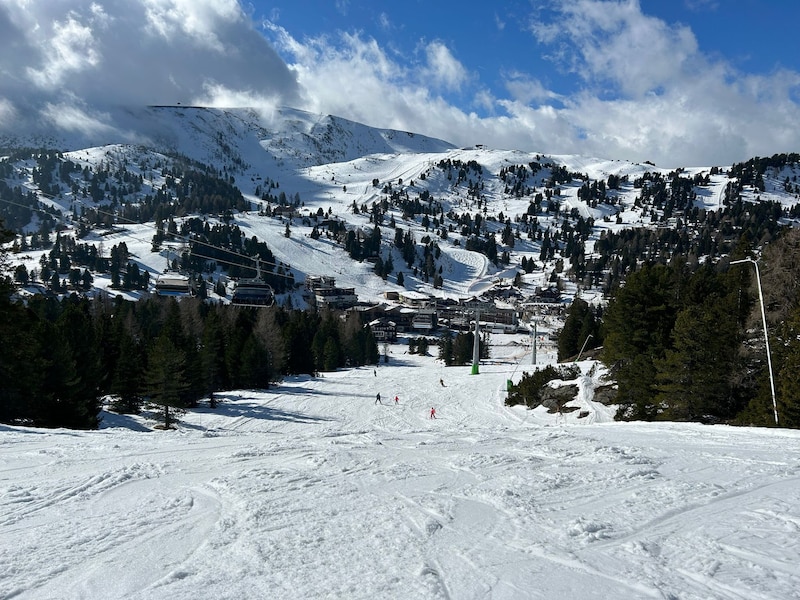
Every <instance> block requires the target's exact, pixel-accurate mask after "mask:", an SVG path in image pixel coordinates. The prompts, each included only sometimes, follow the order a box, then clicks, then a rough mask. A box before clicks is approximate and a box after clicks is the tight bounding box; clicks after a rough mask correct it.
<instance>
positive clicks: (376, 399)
mask: <svg viewBox="0 0 800 600" xmlns="http://www.w3.org/2000/svg"><path fill="white" fill-rule="evenodd" d="M394 403H395V404H400V398H399V397H398V396H395V397H394ZM375 404H383V402H381V393H380V392H378V393H377V394H376V395H375Z"/></svg>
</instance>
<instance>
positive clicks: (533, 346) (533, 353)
mask: <svg viewBox="0 0 800 600" xmlns="http://www.w3.org/2000/svg"><path fill="white" fill-rule="evenodd" d="M531 340H532V341H531V364H532V365H535V364H536V321H534V322H533V338H531Z"/></svg>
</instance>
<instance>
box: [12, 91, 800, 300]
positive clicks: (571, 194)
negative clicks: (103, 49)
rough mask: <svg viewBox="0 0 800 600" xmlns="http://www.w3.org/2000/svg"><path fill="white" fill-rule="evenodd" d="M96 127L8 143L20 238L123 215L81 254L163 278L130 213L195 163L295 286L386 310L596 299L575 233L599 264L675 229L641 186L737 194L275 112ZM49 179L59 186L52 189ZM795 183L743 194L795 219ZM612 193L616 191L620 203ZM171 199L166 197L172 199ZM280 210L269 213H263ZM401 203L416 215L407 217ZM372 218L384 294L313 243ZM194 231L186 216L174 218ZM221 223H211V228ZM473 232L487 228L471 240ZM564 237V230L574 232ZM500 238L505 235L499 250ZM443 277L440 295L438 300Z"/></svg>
mask: <svg viewBox="0 0 800 600" xmlns="http://www.w3.org/2000/svg"><path fill="white" fill-rule="evenodd" d="M102 125H103V126H102V127H101V126H98V125H97V124H96V123H95V124H94V125H93V126H92V127H88V126H84V127H80V126H79V124H76V126H75V129H74V130H72V131H63V130H62V131H60V132H56V133H53V132H51V133H50V134H49V136H48V137H43V136H42V132H38V133H35V134H33V133H31V132H26V133H24V134H19V135H17V136H15V137H13V138H12V137H7V138H6V139H4V140H3V146H4V147H5V154H6V156H7V158H6V159H4V164H5V165H6V167H5V170H4V173H3V174H2V178H0V179H2V181H3V183H4V184H5V189H6V190H7V194H6V196H5V197H3V198H2V200H3V201H2V202H0V211H2V210H3V209H4V208H5V209H9V207H11V206H13V204H10V203H9V202H11V203H13V202H17V201H18V200H14V198H12V196H13V194H12V191H16V192H17V193H18V195H19V196H28V195H29V194H31V193H32V194H33V195H34V196H35V197H36V201H38V202H39V203H40V204H37V206H38V207H39V208H37V207H33V208H34V210H33V212H32V215H31V218H30V221H29V222H25V223H19V222H16V223H15V224H14V225H13V227H12V228H13V229H14V230H15V231H20V232H26V233H27V234H29V235H32V234H33V233H34V232H35V231H36V230H37V228H39V227H40V226H41V223H42V218H43V217H44V216H45V215H44V213H43V212H42V210H47V211H50V212H51V214H52V217H51V218H53V217H54V218H55V221H54V223H53V225H54V227H57V228H59V229H62V230H65V232H64V233H63V234H62V235H68V234H69V232H70V231H74V230H75V228H76V227H77V225H78V222H79V217H80V215H81V214H83V213H84V211H85V210H87V209H96V210H100V211H103V212H109V213H113V214H114V215H115V216H114V220H115V222H116V224H117V225H118V226H119V227H118V228H117V229H116V230H115V231H114V232H113V233H110V234H109V232H107V231H103V232H102V233H103V235H102V236H101V235H100V232H98V231H94V232H89V233H88V234H87V236H86V238H85V241H86V242H87V243H91V244H95V245H99V243H100V241H101V240H102V242H103V245H104V246H105V247H106V248H110V247H112V246H113V245H114V244H119V243H120V242H122V241H125V243H126V245H127V246H128V247H129V249H131V250H132V253H131V254H132V259H133V260H134V261H135V262H137V263H138V265H139V267H140V268H141V269H144V270H146V271H148V272H149V273H151V274H153V275H155V274H157V273H159V272H161V271H162V270H163V269H164V268H165V266H166V265H167V263H168V261H169V260H170V257H172V258H175V256H177V253H178V251H179V250H180V248H175V247H172V248H170V247H165V248H162V249H161V250H160V251H159V252H152V251H151V248H150V246H151V243H150V242H151V239H152V236H153V233H154V223H152V222H150V223H139V224H136V223H133V222H131V221H130V220H127V219H126V218H125V217H124V216H123V212H124V211H122V210H120V206H124V205H128V206H135V205H137V203H140V202H142V201H143V199H144V198H146V197H147V196H154V195H156V194H157V193H158V192H159V190H164V189H166V188H165V187H164V186H165V185H167V183H170V185H176V186H177V185H180V176H179V175H177V176H176V174H175V173H176V170H175V168H174V165H175V164H178V163H180V164H183V162H182V161H185V160H188V161H190V164H191V166H189V167H187V166H186V165H184V166H181V167H179V169H180V170H185V169H186V168H192V169H197V170H204V169H205V170H206V171H207V170H208V169H211V171H212V172H213V174H214V176H215V177H220V178H224V180H225V181H226V182H227V181H230V182H232V183H233V184H235V186H236V187H237V188H238V189H239V190H240V191H241V193H242V194H243V196H244V198H245V200H246V202H247V203H248V206H249V208H250V210H245V211H239V212H237V213H236V214H235V215H234V217H235V223H236V224H237V225H238V226H239V227H240V228H241V230H242V232H243V233H245V234H246V235H247V236H256V237H257V238H258V239H259V240H262V241H264V242H265V243H266V244H267V245H268V246H269V247H270V249H271V250H272V251H273V252H274V253H275V255H276V258H277V259H279V260H280V261H281V262H282V263H284V264H285V265H288V266H289V268H290V269H291V270H292V272H293V273H294V275H295V280H296V281H298V282H302V281H303V279H304V278H305V276H307V275H317V274H329V273H333V274H335V275H336V277H337V279H338V280H339V281H338V283H340V284H341V285H345V286H352V287H355V288H356V289H357V292H358V294H359V298H360V299H363V300H366V301H370V300H375V299H377V298H379V297H381V295H382V293H383V292H384V291H386V290H387V289H389V290H391V289H399V288H398V287H397V285H396V284H397V277H398V272H400V271H403V274H404V279H405V283H404V285H403V286H402V287H404V288H405V289H413V290H418V291H424V292H426V293H432V294H434V295H437V296H442V297H444V296H448V297H464V296H469V295H474V294H479V293H481V292H483V291H485V290H487V289H488V288H490V287H491V286H492V285H495V284H496V283H498V282H501V281H508V280H513V279H514V278H515V276H516V275H517V274H518V273H519V274H520V275H522V279H523V281H524V282H525V283H526V284H528V285H530V286H533V287H535V286H539V287H541V286H546V285H548V284H549V283H551V282H552V280H553V279H554V276H553V272H554V271H559V272H558V274H557V275H558V278H561V279H562V283H561V285H562V287H564V288H565V291H567V292H568V293H569V292H570V291H571V292H572V293H574V292H575V291H576V290H577V287H578V286H580V287H581V288H583V289H584V293H589V292H587V290H589V289H590V288H592V287H594V285H596V284H593V283H591V282H589V284H588V285H587V284H585V283H583V284H582V283H581V282H580V280H579V278H576V280H575V281H571V280H570V279H569V277H567V276H566V273H565V274H564V275H561V272H562V271H561V270H562V269H563V270H564V272H568V271H569V266H570V265H569V264H565V265H564V266H559V265H558V264H557V263H558V260H557V259H558V258H559V257H563V258H565V259H566V258H568V255H567V254H565V253H564V250H565V244H566V239H567V236H568V233H567V231H568V229H569V228H570V227H574V226H575V223H576V220H577V219H579V218H580V219H583V220H585V221H587V222H590V223H591V227H590V230H589V231H588V232H586V233H585V234H583V237H584V238H585V241H584V240H582V243H584V244H585V245H584V246H582V247H581V248H582V251H584V252H585V255H586V256H587V257H590V256H591V255H592V252H593V244H594V243H595V241H596V240H598V239H599V238H600V237H601V236H602V235H603V232H608V231H620V230H622V229H626V228H636V227H656V226H671V227H675V220H674V219H672V220H670V219H669V218H668V215H667V209H666V208H664V207H661V208H657V207H656V205H655V204H648V202H646V201H642V200H641V199H640V196H641V195H642V194H641V187H642V183H641V181H642V180H643V179H644V178H647V177H650V176H652V175H653V174H655V175H656V176H658V177H661V178H662V179H663V180H664V181H667V180H668V179H670V178H672V177H675V176H680V177H682V178H685V179H686V180H690V181H691V182H692V190H693V191H692V195H693V197H692V199H691V203H692V206H693V207H694V208H696V209H700V210H705V209H714V210H716V209H717V208H720V207H721V206H722V205H723V202H724V199H725V194H726V189H727V188H728V184H729V183H730V179H729V177H728V175H727V174H726V171H725V169H724V168H716V167H714V168H693V169H685V170H678V171H672V172H668V171H667V170H664V169H659V168H658V167H657V166H655V165H652V164H649V163H642V164H640V163H628V162H623V161H610V160H605V159H602V158H590V157H583V156H548V155H546V154H544V153H527V152H519V151H515V150H499V149H493V148H486V147H483V146H482V145H480V144H477V145H476V146H474V147H470V148H456V147H454V146H453V145H452V144H449V143H447V142H445V141H442V140H437V139H434V138H429V137H426V136H424V135H420V134H416V133H409V132H401V131H393V130H386V129H375V128H372V127H368V126H366V125H363V124H359V123H355V122H352V121H348V120H346V119H341V118H338V117H335V116H324V115H314V114H310V113H307V112H303V111H299V110H295V109H291V108H276V109H274V110H272V111H269V112H267V111H256V110H254V109H212V108H204V107H192V106H151V107H146V108H139V109H115V110H113V111H109V112H108V113H106V118H105V121H104V122H103V124H102ZM476 141H478V140H476ZM20 148H37V149H41V148H45V149H50V150H54V151H59V152H61V153H62V154H59V155H58V158H56V159H54V160H52V161H50V163H47V164H48V166H46V167H45V166H43V161H42V159H41V156H42V155H41V154H37V153H38V152H39V150H36V151H32V150H29V151H27V153H26V152H24V151H23V152H20ZM181 157H183V158H181ZM65 162H69V163H71V166H70V169H69V170H68V172H66V174H65V172H64V170H63V169H62V167H61V166H60V165H63V164H64V163H65ZM55 163H58V164H55ZM47 169H49V170H50V171H51V172H50V173H47V174H43V171H44V170H47ZM796 170H797V169H795V168H794V167H789V168H788V169H783V170H776V171H775V172H774V173H771V175H769V176H768V177H767V178H766V182H765V186H763V187H764V189H761V190H759V189H756V188H755V187H753V186H749V187H748V186H744V188H743V190H742V192H741V193H742V194H744V195H745V197H750V198H752V199H753V200H756V199H758V200H760V201H766V200H777V201H779V202H781V203H782V204H783V205H784V206H787V207H790V206H793V205H794V204H795V203H796V197H795V194H794V193H792V190H791V189H789V190H788V191H787V188H786V181H787V180H789V179H790V178H792V177H796V173H795V171H796ZM97 173H102V180H103V181H102V185H103V186H104V187H105V189H104V190H103V189H100V190H99V191H98V190H97V189H95V190H94V191H92V190H88V192H87V188H89V187H91V186H90V184H92V180H93V178H94V175H95V174H97ZM167 175H168V176H167ZM132 177H133V178H136V179H138V181H139V184H138V185H137V186H135V188H134V187H133V186H131V185H130V178H132ZM126 178H127V179H128V183H126V182H125V181H124V179H126ZM168 179H169V181H168ZM612 180H613V181H614V182H616V184H615V185H614V186H613V189H612V187H610V185H611V182H612ZM668 183H669V182H668ZM97 185H99V184H97ZM598 185H599V186H600V188H601V191H600V192H599V191H598V188H597V186H598ZM176 189H177V188H175V189H172V190H171V193H177V192H176V191H175V190H176ZM168 191H169V190H168ZM601 192H602V193H601ZM270 195H271V197H272V198H271V200H272V202H271V201H270V200H264V198H266V197H268V196H270ZM279 196H280V197H281V199H282V201H286V202H287V203H288V204H293V205H295V206H294V208H295V209H296V210H295V212H294V213H293V214H290V215H287V214H281V215H279V216H275V214H274V211H273V209H274V208H275V207H276V202H275V201H276V200H277V199H278V197H279ZM420 199H421V201H420ZM406 200H408V201H409V202H417V203H418V204H420V205H422V207H421V208H420V206H418V207H417V209H416V210H411V209H409V208H404V207H403V204H402V203H403V201H406ZM27 202H28V203H30V198H29V199H28V201H27ZM34 203H36V202H34ZM376 206H379V207H380V211H379V212H380V213H381V225H382V230H383V240H382V245H381V255H382V258H383V259H384V260H386V259H389V258H391V259H392V261H393V264H394V271H393V272H392V273H389V276H388V277H384V278H381V277H379V276H378V275H376V274H375V273H374V268H373V265H372V264H370V263H366V262H359V261H352V260H350V258H349V257H348V255H347V253H346V252H345V251H344V249H343V248H342V246H341V244H337V243H336V242H335V241H333V240H331V239H328V238H325V237H321V238H317V239H312V236H311V233H312V232H313V230H314V227H315V226H319V220H320V219H319V217H320V215H325V216H326V217H329V218H335V219H337V220H339V221H340V222H342V223H343V224H344V226H345V227H347V228H349V229H353V230H356V231H367V230H370V229H371V228H372V227H373V226H374V222H373V214H372V213H373V212H374V209H375V207H376ZM423 213H427V214H423ZM265 214H270V215H272V216H264V215H265ZM187 216H189V215H186V214H185V213H182V214H181V216H180V218H181V219H183V218H185V217H187ZM218 217H219V215H215V214H205V215H202V218H204V219H207V220H209V221H211V222H213V221H214V219H217V218H218ZM465 218H466V219H467V222H466V223H465ZM473 219H475V220H473ZM478 219H481V222H480V223H479V224H476V223H477V220H478ZM7 223H8V219H7ZM565 223H570V224H569V225H567V226H566V228H565ZM287 225H289V226H290V229H291V234H290V235H289V236H288V237H287V236H286V235H285V234H286V226H287ZM395 228H400V229H402V230H404V231H409V232H410V233H411V234H412V235H413V236H414V239H415V242H416V244H417V248H418V257H417V258H418V260H420V261H421V260H422V258H423V250H424V245H426V244H427V243H430V242H432V243H434V244H435V245H436V247H437V248H438V250H437V254H438V255H439V256H437V258H436V261H435V265H434V267H433V268H432V269H430V270H431V271H433V269H435V270H436V271H437V272H438V273H434V272H429V273H422V274H421V273H420V269H414V267H415V266H419V265H418V264H417V265H415V264H414V263H413V261H412V262H411V264H408V265H404V264H403V259H402V258H401V256H400V254H399V252H398V249H397V248H396V247H394V245H393V240H392V239H391V236H392V235H393V232H394V231H395ZM506 228H509V229H510V231H511V235H510V237H505V239H503V238H504V229H506ZM559 231H564V233H563V238H561V239H560V240H559V241H558V242H557V243H555V244H553V245H554V246H556V247H555V252H554V253H552V254H551V255H550V256H547V255H546V253H543V250H542V248H543V245H547V244H548V243H549V242H548V241H546V240H543V233H545V232H546V233H547V235H548V236H551V235H552V236H555V235H556V233H557V232H559ZM491 234H493V235H494V236H495V241H496V242H497V243H498V246H497V252H498V255H504V256H503V258H505V260H504V261H500V260H487V256H486V252H485V249H481V248H477V249H476V244H475V243H474V242H475V241H476V240H477V241H479V242H480V241H481V240H482V239H484V238H486V236H488V235H491ZM559 235H561V234H559ZM544 237H547V236H544ZM512 238H513V240H512ZM422 240H430V242H425V243H423V242H422ZM512 242H513V243H512ZM167 246H169V245H167ZM45 250H46V248H42V249H41V250H40V251H36V249H34V248H32V249H31V250H30V251H28V252H25V253H22V254H19V255H17V256H16V259H15V260H16V261H18V262H19V263H22V264H25V265H26V268H27V269H28V271H29V272H31V271H35V270H36V269H37V265H38V263H39V261H40V258H41V255H42V252H43V251H45ZM540 258H543V260H540ZM523 260H526V261H527V260H530V261H531V264H533V263H534V261H535V263H536V267H535V268H534V269H521V268H520V265H521V263H522V261H523ZM344 265H347V266H346V267H345V266H344ZM437 274H440V275H441V280H440V281H439V282H438V285H434V284H435V283H436V282H435V281H434V280H435V279H437V278H436V277H435V275H437ZM107 279H108V278H106V277H104V276H103V275H102V274H101V275H99V276H98V277H96V280H95V285H96V287H100V288H102V287H107V285H108V283H109V282H108V280H107ZM133 296H134V297H135V296H136V294H133Z"/></svg>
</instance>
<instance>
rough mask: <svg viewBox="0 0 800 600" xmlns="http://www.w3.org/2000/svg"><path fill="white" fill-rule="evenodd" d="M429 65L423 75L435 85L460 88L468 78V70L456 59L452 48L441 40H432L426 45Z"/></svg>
mask: <svg viewBox="0 0 800 600" xmlns="http://www.w3.org/2000/svg"><path fill="white" fill-rule="evenodd" d="M425 55H426V57H427V66H426V68H425V70H424V74H423V76H424V77H426V78H427V79H428V80H429V81H430V83H431V85H432V86H433V87H437V88H443V89H445V90H459V89H461V86H462V84H464V82H465V81H466V80H467V70H466V69H465V68H464V66H463V65H462V64H461V63H460V62H458V60H456V58H455V57H454V56H453V54H452V53H451V52H450V49H449V48H448V47H447V46H445V45H444V44H442V43H441V42H431V43H430V44H428V45H427V46H426V47H425Z"/></svg>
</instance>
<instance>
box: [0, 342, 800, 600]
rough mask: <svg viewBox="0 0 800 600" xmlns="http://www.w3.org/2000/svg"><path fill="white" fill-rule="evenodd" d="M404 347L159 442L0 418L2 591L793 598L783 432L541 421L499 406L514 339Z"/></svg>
mask: <svg viewBox="0 0 800 600" xmlns="http://www.w3.org/2000/svg"><path fill="white" fill-rule="evenodd" d="M492 337H493V339H502V338H503V337H504V336H492ZM405 349H406V347H404V346H399V345H397V346H392V347H391V351H392V353H391V361H390V363H389V364H388V365H385V364H381V365H380V366H379V367H378V368H377V369H376V371H375V372H373V368H372V367H370V368H361V369H352V370H346V371H340V372H336V373H326V374H324V376H322V377H318V378H310V377H300V378H292V379H287V380H286V381H285V382H283V383H281V384H280V385H278V386H276V387H275V388H273V389H270V390H266V391H261V392H248V391H239V392H230V393H227V394H220V400H221V404H220V407H219V408H217V409H216V410H211V409H208V408H202V409H198V410H196V411H191V412H189V413H187V414H186V415H184V416H183V417H182V420H181V422H180V425H179V428H178V429H177V430H176V431H170V432H153V431H146V429H147V426H148V425H152V422H150V421H148V420H147V419H146V418H141V417H135V418H134V417H117V416H115V415H107V417H106V424H105V425H106V428H105V429H102V430H100V431H96V432H74V431H64V430H57V431H46V430H39V429H25V428H14V427H0V532H1V533H2V535H0V597H3V598H10V597H14V598H24V599H44V598H47V599H50V598H64V599H72V598H99V597H102V598H141V599H144V598H147V599H152V598H164V599H167V598H169V599H178V600H182V599H186V600H189V599H192V600H194V599H195V598H198V597H206V598H231V599H233V598H236V599H240V598H284V597H291V598H352V599H360V598H363V599H374V598H397V599H434V598H436V599H438V598H453V599H462V598H497V599H501V598H503V599H504V598H549V599H552V598H598V599H600V598H603V599H607V598H680V599H681V600H691V599H698V600H699V599H704V600H705V599H710V598H711V599H716V598H719V599H742V598H748V599H751V598H756V599H758V598H764V599H766V598H791V597H794V595H795V594H796V591H797V590H798V589H800V567H798V564H800V550H798V545H797V544H796V539H797V534H798V531H800V491H798V490H800V432H795V431H787V430H775V429H747V428H741V429H737V428H730V427H721V426H714V427H711V426H701V425H694V424H671V423H659V424H649V423H600V422H595V423H591V422H590V421H591V419H590V418H583V419H579V418H578V417H577V416H576V413H575V412H573V413H569V414H568V415H567V416H566V418H565V420H562V421H556V418H555V416H553V415H548V414H547V413H546V412H545V411H542V410H540V409H537V410H535V411H528V410H525V409H521V408H513V409H512V408H508V407H506V406H504V404H503V401H504V399H505V386H506V380H507V379H514V380H517V379H519V377H521V376H522V373H523V372H524V371H525V370H530V369H532V368H533V367H531V366H530V365H529V364H525V363H526V362H530V355H528V356H527V357H526V356H524V355H523V356H520V349H519V346H518V345H513V344H504V343H499V344H497V345H494V346H493V347H492V353H493V354H492V356H493V358H492V360H491V361H487V363H486V364H482V365H481V368H480V371H481V372H480V374H479V375H470V374H469V373H470V368H469V367H452V368H445V367H443V366H442V365H441V363H440V362H439V361H437V360H436V359H434V358H433V357H420V356H416V355H410V354H405V353H404V351H405ZM502 353H506V354H507V356H506V357H505V358H504V356H502ZM584 366H586V365H584ZM588 371H589V369H588V367H587V368H585V369H584V372H585V373H587V372H588ZM440 379H442V380H443V381H444V383H445V386H444V387H443V386H441V385H440V383H439V381H440ZM590 387H591V378H590V377H588V376H585V379H584V380H583V381H582V382H581V387H580V389H581V392H580V394H579V395H582V396H583V397H582V398H579V399H578V400H577V402H579V403H581V405H584V404H585V403H586V402H593V400H592V399H591V394H590V390H589V388H590ZM377 393H380V394H381V397H382V398H384V399H385V401H384V404H383V405H375V403H374V400H375V395H376V394H377ZM395 395H397V396H398V397H399V404H397V405H395V404H394V402H393V399H394V396H395ZM597 406H598V408H597V414H595V415H594V417H593V418H597V420H598V421H599V420H601V419H600V418H599V417H604V416H605V414H604V413H603V412H602V408H604V407H602V405H597ZM431 407H435V408H436V410H437V417H438V418H437V419H435V420H432V419H430V418H429V411H430V408H431ZM576 412H577V411H576ZM591 416H592V415H590V417H591ZM143 430H145V431H143Z"/></svg>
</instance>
